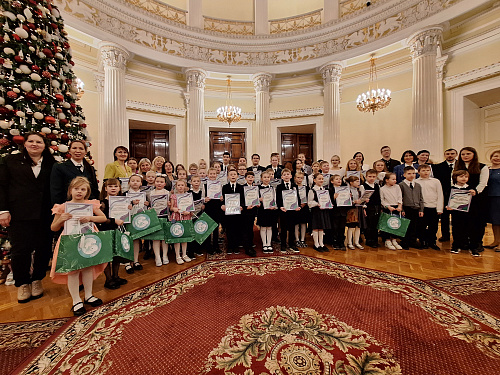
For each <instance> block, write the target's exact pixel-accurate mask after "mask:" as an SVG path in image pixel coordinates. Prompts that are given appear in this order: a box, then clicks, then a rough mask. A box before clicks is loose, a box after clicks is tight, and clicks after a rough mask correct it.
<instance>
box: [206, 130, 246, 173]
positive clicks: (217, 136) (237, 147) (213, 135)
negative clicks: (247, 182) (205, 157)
mask: <svg viewBox="0 0 500 375" xmlns="http://www.w3.org/2000/svg"><path fill="white" fill-rule="evenodd" d="M226 151H227V152H229V154H230V155H231V161H230V163H233V164H238V160H239V158H241V157H246V135H245V132H222V131H211V132H210V165H212V163H213V162H214V161H220V162H222V154H224V152H226Z"/></svg>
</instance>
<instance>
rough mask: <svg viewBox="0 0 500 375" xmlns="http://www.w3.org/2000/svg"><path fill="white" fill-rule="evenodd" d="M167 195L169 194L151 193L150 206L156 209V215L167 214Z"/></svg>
mask: <svg viewBox="0 0 500 375" xmlns="http://www.w3.org/2000/svg"><path fill="white" fill-rule="evenodd" d="M168 197H169V194H155V195H151V198H150V199H151V208H152V209H154V210H155V211H156V215H158V217H165V216H168Z"/></svg>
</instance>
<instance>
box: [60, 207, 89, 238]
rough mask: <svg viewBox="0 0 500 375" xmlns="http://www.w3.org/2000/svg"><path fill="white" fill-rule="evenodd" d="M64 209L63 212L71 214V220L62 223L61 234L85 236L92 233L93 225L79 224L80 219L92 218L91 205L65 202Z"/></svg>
mask: <svg viewBox="0 0 500 375" xmlns="http://www.w3.org/2000/svg"><path fill="white" fill-rule="evenodd" d="M64 207H65V210H64V212H67V213H69V214H71V216H72V218H71V219H69V220H66V221H65V222H64V230H63V234H85V233H90V232H93V231H94V225H93V223H91V222H88V223H84V224H82V223H80V218H81V217H84V216H94V210H93V209H92V204H91V203H72V202H66V203H65V205H64Z"/></svg>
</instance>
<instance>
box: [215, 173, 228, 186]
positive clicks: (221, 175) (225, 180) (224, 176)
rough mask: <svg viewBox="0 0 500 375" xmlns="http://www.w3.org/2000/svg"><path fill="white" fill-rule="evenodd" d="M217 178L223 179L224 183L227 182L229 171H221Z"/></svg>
mask: <svg viewBox="0 0 500 375" xmlns="http://www.w3.org/2000/svg"><path fill="white" fill-rule="evenodd" d="M217 180H219V181H221V182H222V183H224V184H225V183H227V173H226V172H224V171H222V172H221V173H219V175H218V176H217Z"/></svg>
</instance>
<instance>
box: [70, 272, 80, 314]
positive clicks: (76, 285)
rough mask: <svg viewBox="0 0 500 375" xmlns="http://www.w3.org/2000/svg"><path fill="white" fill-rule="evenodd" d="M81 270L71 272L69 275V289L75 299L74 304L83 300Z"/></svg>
mask: <svg viewBox="0 0 500 375" xmlns="http://www.w3.org/2000/svg"><path fill="white" fill-rule="evenodd" d="M79 289H80V272H75V273H70V274H69V275H68V290H69V294H70V295H71V298H72V299H73V306H74V305H76V304H77V303H79V302H82V299H81V298H80V290H79Z"/></svg>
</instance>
